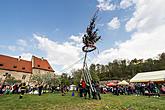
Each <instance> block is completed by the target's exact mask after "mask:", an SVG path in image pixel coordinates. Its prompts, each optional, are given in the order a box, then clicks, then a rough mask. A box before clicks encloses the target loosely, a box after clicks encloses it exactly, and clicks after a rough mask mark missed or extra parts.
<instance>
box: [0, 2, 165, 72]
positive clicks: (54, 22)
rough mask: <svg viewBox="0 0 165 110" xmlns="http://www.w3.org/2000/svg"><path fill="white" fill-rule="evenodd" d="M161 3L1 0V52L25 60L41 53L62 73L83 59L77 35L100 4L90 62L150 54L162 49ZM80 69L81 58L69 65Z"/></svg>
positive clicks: (163, 16)
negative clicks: (96, 31) (98, 35)
mask: <svg viewBox="0 0 165 110" xmlns="http://www.w3.org/2000/svg"><path fill="white" fill-rule="evenodd" d="M164 4H165V0H0V39H1V40H0V54H5V55H10V56H14V57H18V56H22V58H23V59H27V60H31V56H32V55H36V56H38V57H44V58H46V59H48V61H49V62H50V63H51V64H52V67H53V68H54V70H55V71H56V72H57V73H58V74H60V73H59V72H67V71H69V70H68V69H67V70H66V69H65V68H69V67H72V66H70V65H72V64H73V63H75V62H77V61H78V60H80V59H81V58H82V57H83V55H84V54H83V52H82V50H81V47H82V45H83V44H82V38H81V37H82V35H83V33H84V32H85V30H86V26H87V25H88V23H89V20H90V19H91V17H92V15H93V13H94V12H95V11H96V9H97V8H99V9H100V12H99V19H98V21H97V27H98V28H99V34H100V35H101V36H102V39H101V41H100V42H98V43H97V47H98V50H96V51H95V52H93V53H90V54H89V58H88V61H89V63H100V64H107V63H108V62H109V61H113V60H114V59H121V58H122V59H130V60H131V59H133V58H144V59H147V58H155V57H156V56H157V55H158V54H160V53H162V52H165V6H164ZM98 51H99V52H98ZM68 66H69V67H68ZM79 67H82V62H79V63H78V64H77V65H75V66H74V67H73V68H79ZM73 68H71V69H73ZM63 69H64V71H63Z"/></svg>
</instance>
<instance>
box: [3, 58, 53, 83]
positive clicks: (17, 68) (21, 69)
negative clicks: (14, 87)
mask: <svg viewBox="0 0 165 110" xmlns="http://www.w3.org/2000/svg"><path fill="white" fill-rule="evenodd" d="M6 74H8V75H10V76H12V77H14V78H15V79H16V80H21V81H25V82H29V81H30V78H31V76H32V75H33V74H51V75H54V70H53V68H52V67H51V65H50V64H49V62H48V61H47V60H46V59H43V58H38V57H35V56H32V60H31V61H27V60H23V59H21V57H19V58H14V57H10V56H6V55H0V79H2V81H3V80H4V79H5V75H6Z"/></svg>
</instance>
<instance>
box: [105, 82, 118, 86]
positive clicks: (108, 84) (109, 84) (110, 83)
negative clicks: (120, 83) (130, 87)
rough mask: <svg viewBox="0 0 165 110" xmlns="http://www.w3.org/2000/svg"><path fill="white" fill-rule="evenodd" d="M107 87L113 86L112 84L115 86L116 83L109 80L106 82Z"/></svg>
mask: <svg viewBox="0 0 165 110" xmlns="http://www.w3.org/2000/svg"><path fill="white" fill-rule="evenodd" d="M106 85H107V86H108V87H113V86H116V84H115V83H113V82H109V83H107V84H106Z"/></svg>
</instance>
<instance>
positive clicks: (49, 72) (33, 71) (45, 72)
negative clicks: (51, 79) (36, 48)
mask: <svg viewBox="0 0 165 110" xmlns="http://www.w3.org/2000/svg"><path fill="white" fill-rule="evenodd" d="M32 73H33V75H35V74H41V75H43V74H51V75H54V72H51V71H46V70H41V69H33V70H32Z"/></svg>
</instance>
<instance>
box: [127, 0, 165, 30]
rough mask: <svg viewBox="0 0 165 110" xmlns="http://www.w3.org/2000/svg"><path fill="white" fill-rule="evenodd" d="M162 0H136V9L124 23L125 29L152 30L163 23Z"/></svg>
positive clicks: (164, 9)
mask: <svg viewBox="0 0 165 110" xmlns="http://www.w3.org/2000/svg"><path fill="white" fill-rule="evenodd" d="M164 3H165V1H164V0H154V1H153V0H137V1H136V2H135V4H136V5H135V9H136V11H135V12H134V13H133V17H132V18H131V19H130V20H129V21H128V22H127V23H126V26H125V27H126V30H127V31H128V32H129V31H133V30H137V31H142V32H145V31H152V30H153V29H154V28H157V27H158V26H160V25H162V24H164V23H165V14H164V12H165V6H164Z"/></svg>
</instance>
